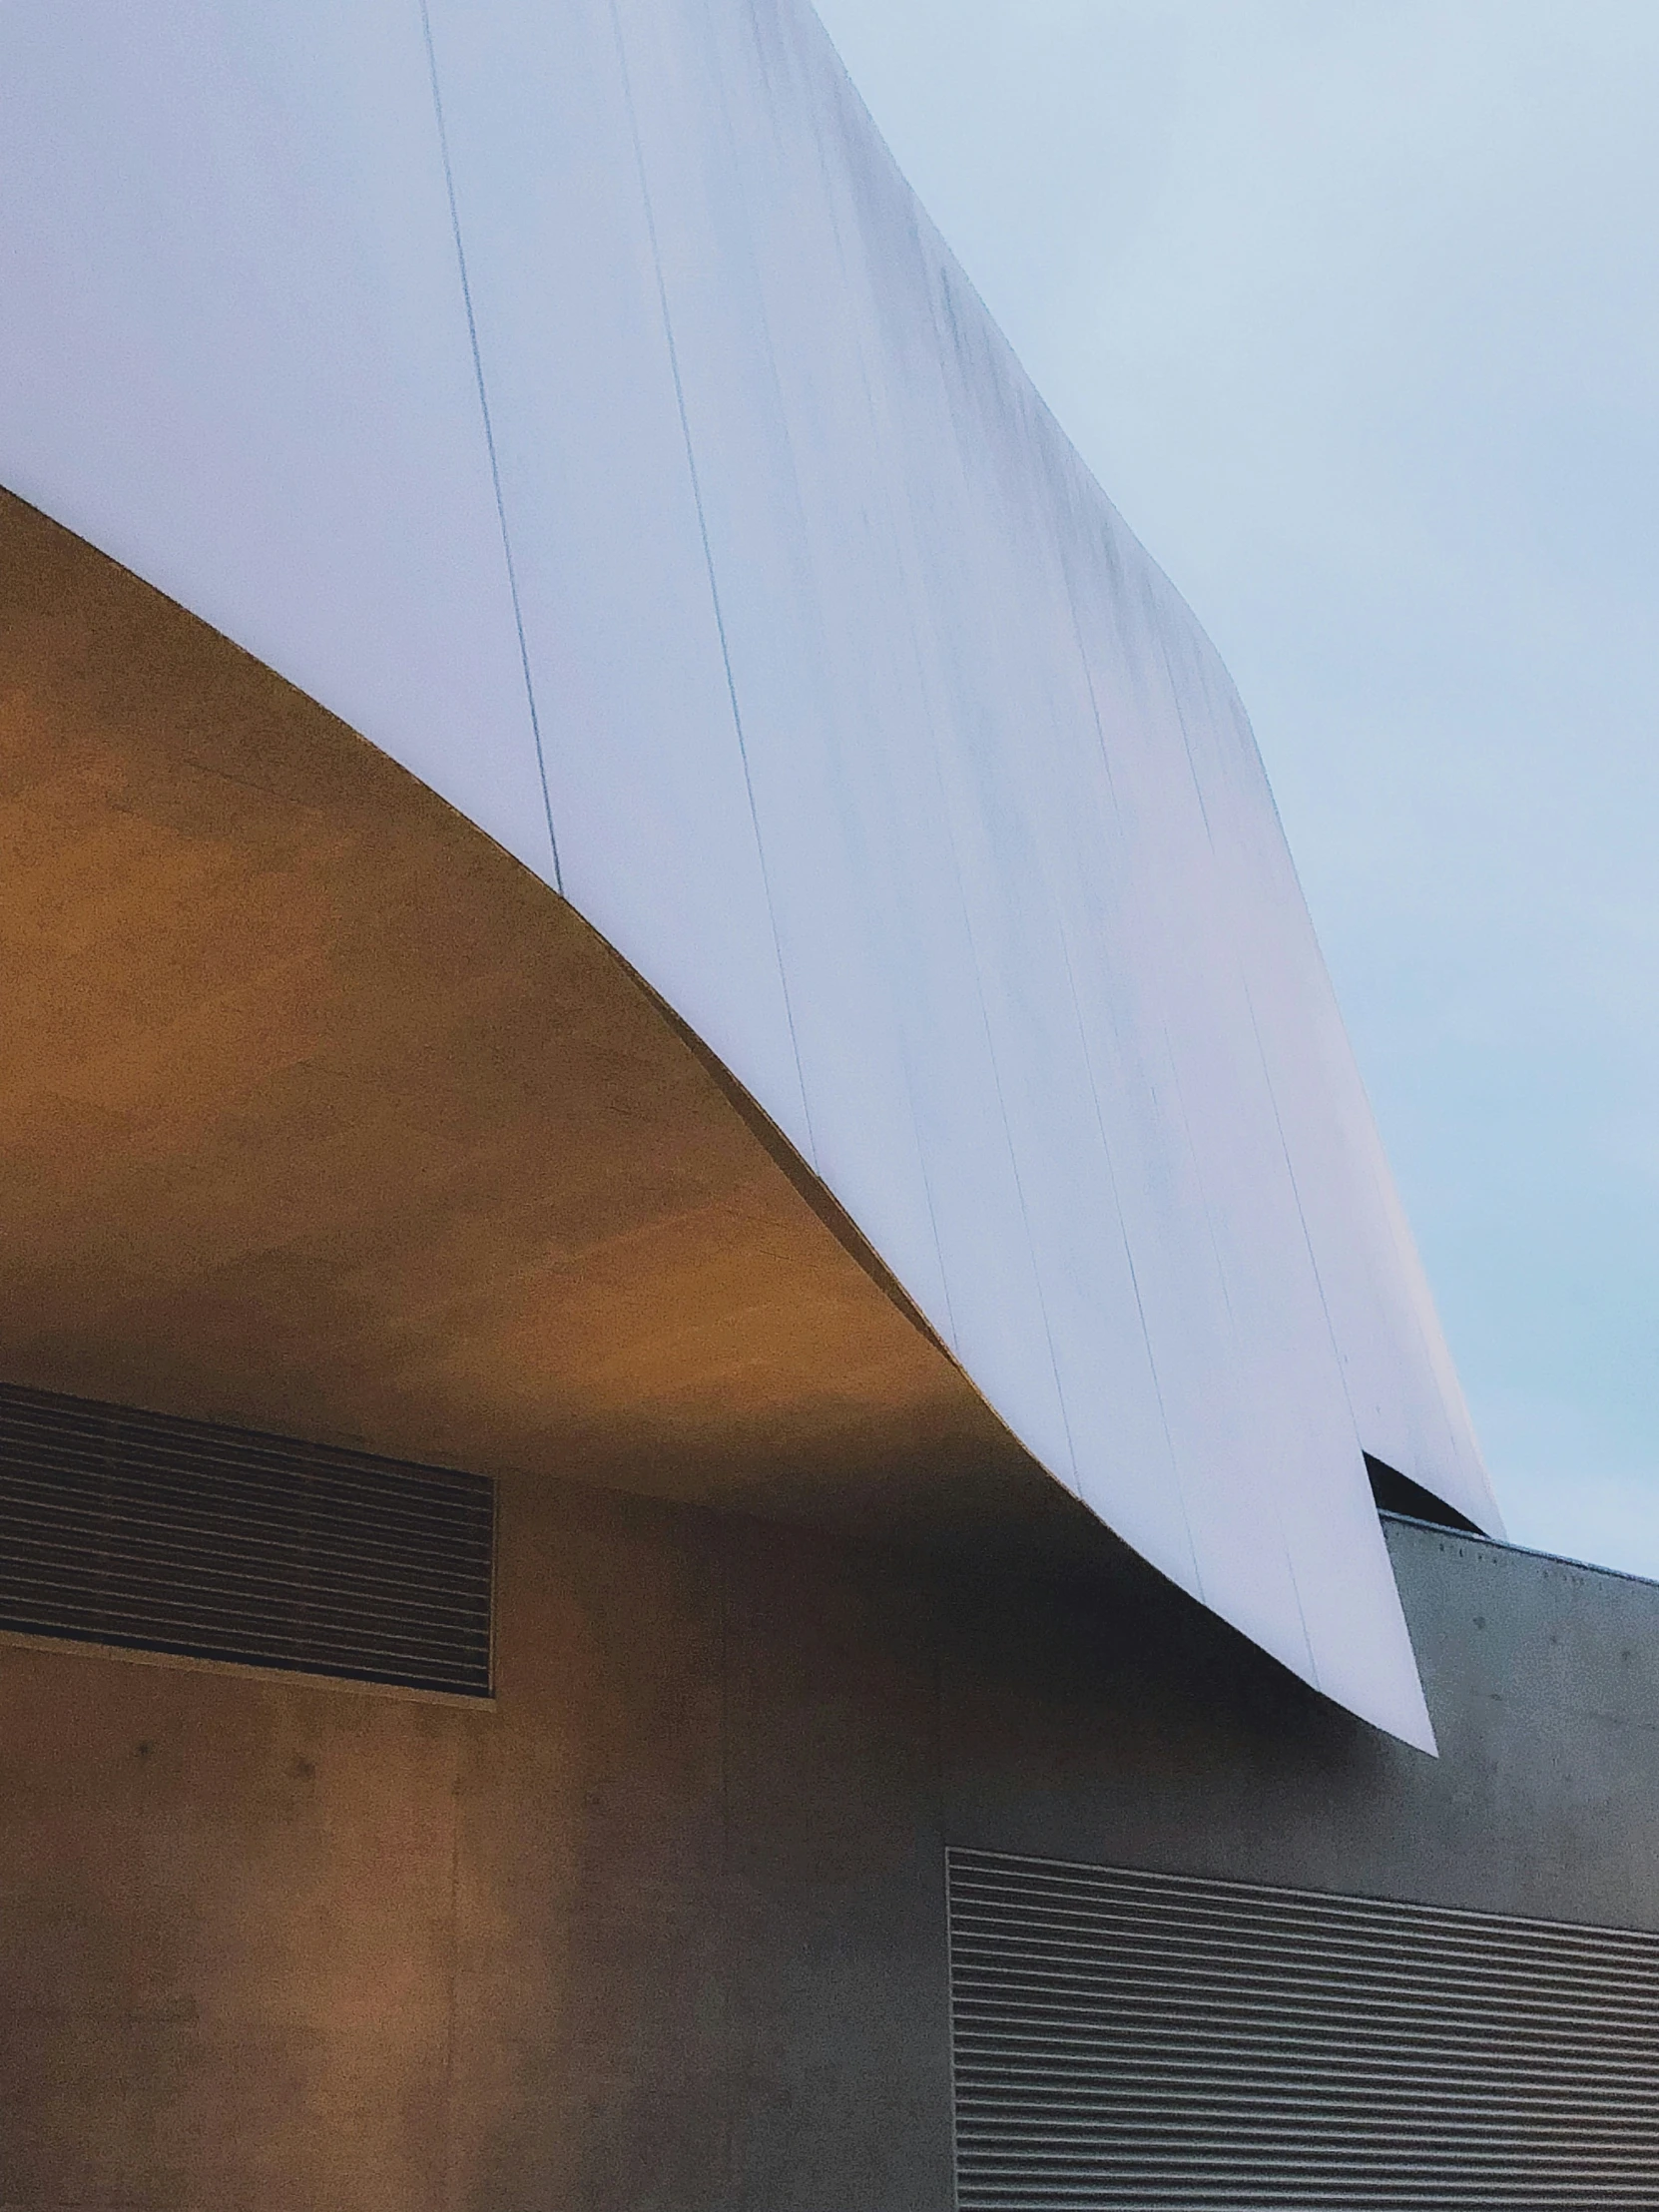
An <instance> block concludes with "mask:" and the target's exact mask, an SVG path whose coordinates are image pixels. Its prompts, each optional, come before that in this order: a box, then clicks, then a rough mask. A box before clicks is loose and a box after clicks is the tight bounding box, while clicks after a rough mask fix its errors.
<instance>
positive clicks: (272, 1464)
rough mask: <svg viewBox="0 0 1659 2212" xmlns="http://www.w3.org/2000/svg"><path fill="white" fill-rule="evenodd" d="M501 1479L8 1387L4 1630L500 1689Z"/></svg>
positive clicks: (463, 1692)
mask: <svg viewBox="0 0 1659 2212" xmlns="http://www.w3.org/2000/svg"><path fill="white" fill-rule="evenodd" d="M494 1555H495V1485H494V1484H493V1482H491V1481H490V1480H489V1479H488V1478H487V1477H486V1476H483V1475H477V1474H466V1473H461V1472H459V1471H457V1470H455V1469H453V1468H446V1467H430V1466H417V1465H411V1464H405V1463H404V1462H402V1461H398V1460H390V1459H382V1458H376V1457H373V1456H370V1455H369V1454H367V1453H365V1452H355V1451H343V1450H338V1449H335V1448H333V1447H331V1446H327V1445H322V1444H312V1443H302V1442H296V1441H294V1440H293V1439H291V1438H289V1437H284V1436H271V1435H264V1434H261V1433H259V1432H257V1431H253V1430H248V1429H239V1428H228V1427H221V1426H218V1425H215V1424H211V1423H208V1422H204V1421H194V1420H183V1419H179V1418H176V1417H173V1416H170V1415H165V1414H160V1413H150V1412H143V1411H140V1410H138V1409H136V1408H134V1407H131V1406H121V1405H105V1404H100V1403H95V1402H92V1401H90V1400H87V1399H82V1398H73V1397H63V1396H58V1395H56V1394H53V1393H50V1392H47V1391H42V1390H32V1389H25V1388H21V1387H19V1386H17V1385H15V1384H0V1630H8V1631H10V1632H12V1633H13V1634H18V1635H26V1636H29V1637H32V1638H33V1637H46V1638H51V1639H54V1640H57V1639H63V1640H68V1641H71V1642H77V1643H90V1644H98V1645H103V1646H109V1647H113V1648H115V1649H118V1650H131V1651H140V1652H156V1653H164V1654H168V1655H171V1656H173V1657H176V1658H181V1659H198V1660H208V1661H216V1662H220V1663H225V1664H232V1665H241V1666H253V1667H259V1668H271V1669H276V1670H278V1671H282V1672H290V1673H301V1674H315V1675H324V1676H327V1677H329V1678H332V1679H336V1680H341V1681H347V1682H361V1683H380V1684H386V1685H395V1686H398V1687H401V1688H404V1689H411V1690H421V1691H429V1692H440V1693H443V1694H446V1695H449V1696H458V1697H465V1698H479V1699H485V1698H488V1697H489V1696H490V1694H491V1672H492V1665H491V1662H492V1652H491V1630H492V1616H493V1580H494Z"/></svg>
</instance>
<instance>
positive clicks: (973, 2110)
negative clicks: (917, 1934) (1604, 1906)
mask: <svg viewBox="0 0 1659 2212" xmlns="http://www.w3.org/2000/svg"><path fill="white" fill-rule="evenodd" d="M949 1893H950V1986H951V2043H952V2052H953V2064H954V2078H955V2099H956V2113H955V2118H956V2170H957V2201H958V2203H959V2205H960V2206H961V2207H962V2208H963V2212H1039V2208H1041V2212H1049V2208H1059V2207H1066V2208H1068V2212H1153V2208H1155V2207H1167V2208H1168V2212H1244V2208H1245V2207H1252V2206H1260V2207H1263V2208H1269V2207H1271V2208H1274V2212H1289V2208H1290V2207H1294V2206H1310V2207H1311V2206H1318V2207H1320V2208H1321V2212H1350V2208H1354V2212H1359V2208H1362V2207H1365V2208H1375V2212H1383V2208H1386V2212H1408V2208H1409V2212H1415V2208H1417V2207H1421V2208H1423V2212H1429V2208H1433V2212H1454V2208H1458V2207H1467V2208H1469V2212H1473V2208H1475V2207H1479V2208H1481V2212H1521V2208H1522V2207H1534V2206H1535V2207H1552V2208H1560V2212H1565V2208H1567V2207H1571V2206H1578V2205H1583V2206H1590V2205H1596V2206H1604V2207H1608V2208H1613V2207H1618V2208H1630V2212H1634V2208H1636V2207H1643V2208H1651V2207H1654V2206H1659V1937H1656V1936H1649V1935H1641V1934H1636V1933H1633V1932H1627V1931H1621V1930H1614V1929H1600V1928H1577V1927H1571V1926H1567V1925H1564V1924H1560V1923H1555V1922H1540V1921H1523V1920H1512V1919H1506V1918H1501V1917H1499V1916H1497V1915H1492V1914H1484V1913H1464V1912H1450V1911H1445V1910H1441V1909H1439V1908H1435V1907H1430V1906H1422V1905H1406V1904H1394V1903H1387V1902H1383V1901H1379V1900H1373V1899H1365V1898H1347V1897H1328V1896H1319V1895H1315V1894H1313V1893H1309V1892H1305V1891H1297V1890H1280V1889H1265V1888H1258V1887H1256V1886H1255V1885H1251V1884H1243V1883H1230V1882H1206V1881H1200V1880H1195V1879H1191V1878H1187V1877H1182V1876H1174V1875H1152V1874H1141V1873H1134V1872H1129V1871H1125V1870H1121V1869H1113V1868H1094V1867H1078V1866H1069V1865H1061V1864H1057V1863H1054V1862H1051V1861H1046V1860H1032V1859H1012V1858H1004V1857H1000V1856H997V1855H993V1854H987V1853H982V1852H971V1851H953V1852H951V1853H950V1854H949Z"/></svg>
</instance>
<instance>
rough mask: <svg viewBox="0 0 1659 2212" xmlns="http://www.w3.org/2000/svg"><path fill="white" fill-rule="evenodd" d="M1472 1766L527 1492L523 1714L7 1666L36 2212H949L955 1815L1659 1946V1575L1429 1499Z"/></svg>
mask: <svg viewBox="0 0 1659 2212" xmlns="http://www.w3.org/2000/svg"><path fill="white" fill-rule="evenodd" d="M1388 1534H1389V1543H1390V1548H1391V1550H1392V1553H1393V1556H1394V1560H1395V1564H1396V1569H1397V1571H1398V1575H1399V1579H1400V1585H1401V1589H1402V1593H1403V1596H1404V1599H1405V1603H1406V1609H1407V1612H1408V1615H1409V1618H1410V1621H1411V1626H1412V1630H1413V1634H1414V1637H1415V1640H1416V1645H1417V1650H1418V1653H1419V1655H1420V1658H1421V1661H1422V1664H1423V1668H1424V1674H1425V1680H1426V1682H1427V1685H1428V1692H1429V1698H1430V1703H1431V1706H1432V1710H1433V1714H1434V1719H1435V1723H1436V1727H1437V1729H1438V1731H1439V1737H1440V1743H1441V1748H1442V1757H1441V1758H1440V1759H1439V1760H1438V1761H1437V1762H1436V1761H1433V1760H1430V1759H1427V1758H1425V1757H1423V1756H1422V1755H1420V1754H1418V1753H1416V1752H1413V1751H1411V1750H1409V1749H1407V1748H1405V1747H1404V1746H1402V1745H1400V1744H1398V1743H1396V1742H1393V1741H1392V1740H1390V1739H1388V1738H1385V1737H1383V1736H1382V1735H1380V1734H1378V1733H1377V1732H1375V1731H1373V1730H1371V1729H1370V1728H1368V1727H1366V1726H1365V1725H1364V1724H1363V1723H1360V1722H1358V1721H1355V1720H1353V1719H1352V1718H1351V1717H1349V1716H1348V1715H1346V1714H1344V1713H1343V1712H1341V1711H1340V1710H1339V1709H1337V1708H1336V1707H1334V1706H1331V1705H1329V1704H1327V1703H1325V1702H1324V1701H1322V1700H1321V1699H1319V1698H1318V1697H1316V1696H1315V1695H1314V1694H1313V1693H1312V1692H1310V1691H1307V1690H1306V1689H1304V1688H1303V1686H1302V1685H1301V1684H1300V1683H1298V1682H1296V1681H1295V1680H1294V1679H1293V1678H1291V1677H1290V1676H1289V1675H1287V1674H1285V1673H1284V1672H1283V1671H1282V1670H1281V1669H1279V1668H1278V1667H1276V1666H1275V1665H1274V1664H1273V1663H1272V1662H1271V1661H1269V1660H1267V1659H1265V1658H1264V1657H1262V1656H1261V1655H1260V1654H1259V1653H1258V1652H1256V1651H1255V1650H1254V1649H1253V1648H1252V1647H1251V1646H1249V1645H1248V1644H1246V1643H1245V1642H1244V1641H1243V1639H1242V1638H1240V1637H1238V1636H1236V1635H1234V1634H1233V1633H1232V1632H1231V1631H1230V1630H1227V1629H1225V1628H1223V1627H1222V1626H1221V1625H1220V1624H1219V1623H1217V1622H1216V1621H1215V1620H1214V1619H1213V1618H1211V1617H1210V1616H1207V1615H1205V1614H1203V1613H1202V1612H1201V1611H1200V1610H1199V1608H1198V1607H1197V1606H1196V1605H1193V1604H1192V1603H1190V1601H1188V1600H1185V1599H1182V1598H1179V1597H1177V1596H1176V1595H1175V1594H1174V1593H1173V1592H1171V1591H1170V1590H1169V1589H1168V1588H1167V1586H1166V1585H1163V1584H1161V1583H1159V1582H1157V1580H1156V1578H1154V1577H1152V1576H1151V1575H1150V1573H1149V1572H1144V1571H1141V1570H1137V1569H1135V1568H1134V1567H1133V1565H1132V1564H1130V1563H1127V1562H1126V1561H1124V1560H1122V1559H1121V1558H1118V1557H1116V1556H1115V1555H1108V1554H1107V1553H1105V1552H1104V1551H1103V1553H1102V1558H1101V1567H1100V1574H1099V1576H1098V1577H1096V1578H1094V1579H1093V1580H1092V1581H1091V1582H1090V1583H1089V1584H1085V1585H1079V1586H1074V1587H1071V1588H1067V1589H1058V1588H1055V1587H1053V1586H1049V1585H1042V1584H1038V1583H1034V1582H1029V1581H1020V1582H1014V1581H1010V1580H1008V1579H1007V1578H1006V1577H1005V1576H1001V1577H999V1576H995V1575H992V1574H990V1573H987V1572H985V1571H983V1570H973V1571H969V1570H967V1569H964V1568H962V1567H961V1566H959V1565H954V1566H953V1565H941V1564H939V1563H938V1562H936V1561H933V1562H928V1561H918V1560H916V1559H912V1558H906V1557H902V1556H900V1555H898V1554H895V1553H891V1552H883V1551H874V1550H865V1549H860V1548H858V1547H856V1546H851V1545H847V1544H844V1543H840V1542H837V1541H836V1540H834V1539H832V1538H830V1537H828V1536H825V1535H823V1534H821V1533H816V1532H804V1531H800V1530H793V1529H785V1528H782V1527H779V1526H774V1525H771V1524H768V1523H765V1522H761V1521H757V1520H752V1519H748V1518H743V1517H738V1516H730V1515H721V1514H717V1513H714V1512H710V1511H707V1510H704V1509H701V1508H697V1507H693V1506H686V1505H676V1504H665V1503H661V1502H657V1501H653V1500H649V1499H643V1498H638V1497H630V1496H621V1495H618V1494H614V1493H609V1492H605V1491H601V1490H598V1489H594V1488H590V1487H586V1486H578V1485H561V1484H556V1483H532V1482H529V1481H527V1480H520V1481H514V1482H508V1483H505V1484H504V1485H503V1495H502V1515H501V1554H500V1591H499V1602H498V1659H497V1698H496V1701H495V1703H494V1705H493V1706H492V1707H489V1708H487V1709H485V1708H480V1709H472V1710H469V1709H466V1708H463V1707H460V1706H457V1705H451V1704H444V1703H441V1702H437V1701H430V1700H422V1699H419V1698H417V1697H405V1696H399V1695H396V1694H382V1693H377V1692H373V1691H359V1690H350V1689H344V1688H335V1687H331V1686H326V1685H321V1684H316V1683H312V1682H308V1681H305V1680H301V1679H298V1678H294V1677H277V1676H272V1677H269V1678H250V1677H248V1676H242V1675H235V1674H230V1673H226V1672H216V1671H214V1670H211V1669H208V1668H200V1667H191V1666H176V1665H164V1664H150V1663H147V1662H143V1661H137V1660H129V1659H115V1658H106V1657H102V1656H94V1655H88V1654H82V1653H77V1652H74V1651H72V1650H70V1649H68V1648H65V1649H63V1650H54V1649H40V1648H26V1647H23V1646H21V1645H17V1644H12V1645H9V1646H6V1647H4V1648H3V1649H0V1986H3V1987H4V1989H5V1991H6V2002H5V2005H4V2008H3V2019H4V2026H3V2030H0V2033H3V2038H4V2047H3V2053H0V2205H4V2206H5V2207H7V2208H8V2212H47V2208H49V2207H50V2208H52V2212H61V2208H64V2207H68V2206H71V2205H73V2206H76V2207H80V2208H88V2212H91V2208H98V2212H116V2208H118V2207H119V2208H121V2212H185V2208H186V2207H190V2208H203V2212H206V2208H209V2207H212V2208H213V2212H345V2208H350V2212H393V2208H394V2207H395V2208H397V2212H461V2208H466V2212H532V2208H533V2212H548V2208H553V2207H558V2208H566V2207H568V2208H571V2212H625V2208H626V2212H716V2208H721V2212H728V2208H730V2212H740V2208H741V2212H946V2208H947V2207H948V2205H949V2202H950V2148H949V2144H950V2134H949V2075H948V2055H947V2043H946V1968H945V1929H944V1897H943V1852H944V1848H945V1846H946V1845H947V1844H963V1845H971V1846H977V1847H981V1848H987V1849H1005V1850H1010V1851H1017V1852H1028V1853H1034V1854H1039V1855H1052V1856H1056V1857H1065V1858H1074V1859H1080V1860H1085V1861H1090V1862H1096V1863H1106V1864H1118V1865H1131V1866H1139V1867H1147V1868H1155V1869H1166V1870H1173V1871H1188V1872H1195V1873H1203V1874H1218V1875H1231V1876H1239V1877H1244V1878H1247V1879H1261V1880H1269V1881H1273V1882H1278V1883H1285V1884H1290V1885H1298V1886H1305V1887H1308V1888H1313V1889H1323V1890H1336V1891H1350V1892H1357V1893H1362V1894H1368V1895H1382V1896H1398V1897H1405V1898H1413V1899H1421V1900H1424V1901H1427V1902H1433V1903H1445V1904H1455V1905H1461V1906H1470V1907H1476V1908H1482V1909H1489V1910H1495V1911H1501V1912H1513V1913H1520V1914H1529V1915H1538V1916H1542V1917H1545V1918H1553V1919H1563V1920H1581V1921H1589V1922H1598V1923H1604V1924H1611V1925H1619V1926H1631V1927H1639V1928H1646V1929H1659V1851H1655V1849H1654V1847H1653V1843H1652V1837H1653V1834H1654V1822H1655V1815H1656V1813H1659V1731H1656V1729H1655V1725H1654V1715H1655V1711H1656V1696H1655V1692H1656V1689H1659V1587H1655V1586H1652V1585H1649V1584H1645V1583H1639V1582H1633V1581H1628V1580H1625V1579H1622V1578H1620V1577H1617V1576H1611V1575H1606V1574H1602V1573H1598V1572H1593V1571H1590V1570H1586V1569H1581V1568H1577V1567H1572V1566H1568V1565H1565V1564H1562V1563H1560V1562H1557V1561H1553V1560H1547V1559H1540V1558H1535V1557H1532V1556H1530V1555H1527V1554H1523V1553H1517V1552H1513V1551H1508V1550H1505V1549H1502V1548H1500V1547H1497V1546H1493V1545H1490V1544H1487V1543H1485V1542H1483V1541H1481V1540H1479V1539H1471V1538H1465V1537H1461V1536H1456V1535H1451V1534H1447V1533H1442V1532H1440V1531H1438V1530H1433V1529H1428V1528H1424V1527H1420V1526H1417V1525H1413V1524H1407V1523H1400V1522H1395V1523H1392V1524H1390V1526H1389V1530H1388Z"/></svg>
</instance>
